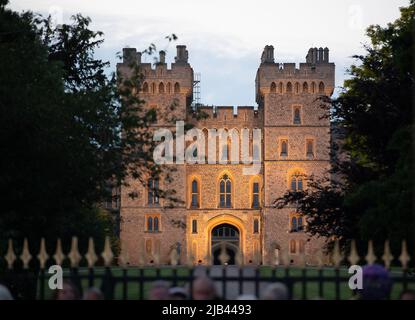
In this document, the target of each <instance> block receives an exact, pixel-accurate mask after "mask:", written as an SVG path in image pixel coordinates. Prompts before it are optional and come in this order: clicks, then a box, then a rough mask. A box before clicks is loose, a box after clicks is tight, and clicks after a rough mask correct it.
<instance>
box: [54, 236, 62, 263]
mask: <svg viewBox="0 0 415 320" xmlns="http://www.w3.org/2000/svg"><path fill="white" fill-rule="evenodd" d="M53 258H54V259H55V261H56V264H57V265H60V266H61V265H62V263H63V260H65V255H64V254H63V250H62V241H61V239H60V238H58V240H57V241H56V252H55V254H54V255H53Z"/></svg>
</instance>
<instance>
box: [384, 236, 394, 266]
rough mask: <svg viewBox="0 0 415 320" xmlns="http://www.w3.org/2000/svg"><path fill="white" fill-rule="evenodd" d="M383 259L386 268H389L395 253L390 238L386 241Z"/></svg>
mask: <svg viewBox="0 0 415 320" xmlns="http://www.w3.org/2000/svg"><path fill="white" fill-rule="evenodd" d="M382 260H383V262H384V263H385V268H386V269H389V268H390V265H391V262H392V260H393V255H392V252H391V249H390V246H389V240H386V241H385V247H384V249H383V256H382Z"/></svg>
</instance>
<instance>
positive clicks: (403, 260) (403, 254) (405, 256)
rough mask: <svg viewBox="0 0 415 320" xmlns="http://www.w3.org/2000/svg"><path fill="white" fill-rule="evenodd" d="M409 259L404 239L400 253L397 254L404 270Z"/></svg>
mask: <svg viewBox="0 0 415 320" xmlns="http://www.w3.org/2000/svg"><path fill="white" fill-rule="evenodd" d="M409 260H411V258H410V257H409V254H408V249H407V246H406V240H403V241H402V251H401V255H400V256H399V261H400V262H401V264H402V269H404V270H406V269H407V268H408V262H409Z"/></svg>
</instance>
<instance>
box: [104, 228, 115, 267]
mask: <svg viewBox="0 0 415 320" xmlns="http://www.w3.org/2000/svg"><path fill="white" fill-rule="evenodd" d="M101 256H102V258H104V265H105V266H106V267H109V266H111V263H112V259H113V258H114V254H113V253H112V250H111V242H110V237H108V236H106V237H105V245H104V251H103V252H102V254H101Z"/></svg>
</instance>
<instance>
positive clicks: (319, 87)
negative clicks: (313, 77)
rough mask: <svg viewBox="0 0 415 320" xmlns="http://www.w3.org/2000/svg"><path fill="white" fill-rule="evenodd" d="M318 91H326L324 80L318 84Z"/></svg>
mask: <svg viewBox="0 0 415 320" xmlns="http://www.w3.org/2000/svg"><path fill="white" fill-rule="evenodd" d="M318 93H324V83H323V81H321V82H320V84H319V85H318Z"/></svg>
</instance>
